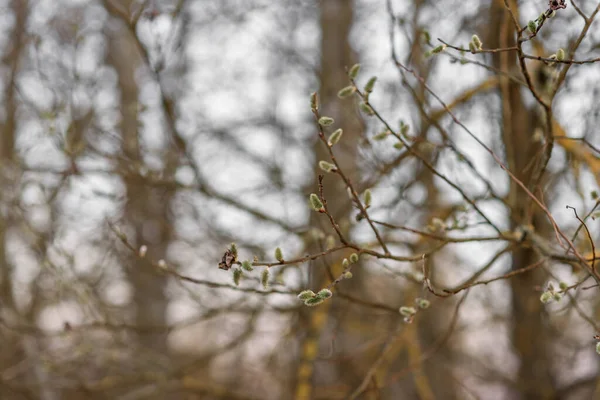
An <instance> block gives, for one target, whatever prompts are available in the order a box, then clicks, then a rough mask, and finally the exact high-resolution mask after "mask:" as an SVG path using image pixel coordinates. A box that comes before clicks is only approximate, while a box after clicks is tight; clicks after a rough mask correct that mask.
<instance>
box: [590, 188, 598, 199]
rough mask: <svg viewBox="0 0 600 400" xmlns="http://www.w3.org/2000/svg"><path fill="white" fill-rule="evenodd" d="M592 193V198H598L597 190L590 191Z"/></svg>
mask: <svg viewBox="0 0 600 400" xmlns="http://www.w3.org/2000/svg"><path fill="white" fill-rule="evenodd" d="M590 195H591V196H592V200H598V192H597V191H595V190H592V193H590Z"/></svg>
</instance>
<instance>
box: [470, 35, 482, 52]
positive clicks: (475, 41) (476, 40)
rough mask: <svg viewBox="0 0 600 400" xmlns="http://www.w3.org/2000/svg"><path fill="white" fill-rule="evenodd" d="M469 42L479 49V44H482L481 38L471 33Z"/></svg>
mask: <svg viewBox="0 0 600 400" xmlns="http://www.w3.org/2000/svg"><path fill="white" fill-rule="evenodd" d="M471 42H473V44H474V45H475V48H476V49H477V50H481V46H483V43H481V39H479V36H477V35H473V36H472V37H471Z"/></svg>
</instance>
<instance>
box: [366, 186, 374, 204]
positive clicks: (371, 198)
mask: <svg viewBox="0 0 600 400" xmlns="http://www.w3.org/2000/svg"><path fill="white" fill-rule="evenodd" d="M372 200H373V196H372V195H371V189H367V190H365V208H369V207H371V201H372Z"/></svg>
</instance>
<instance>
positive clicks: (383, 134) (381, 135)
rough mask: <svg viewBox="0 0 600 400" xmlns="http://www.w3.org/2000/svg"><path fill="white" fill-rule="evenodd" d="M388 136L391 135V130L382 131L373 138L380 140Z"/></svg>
mask: <svg viewBox="0 0 600 400" xmlns="http://www.w3.org/2000/svg"><path fill="white" fill-rule="evenodd" d="M388 136H390V131H383V132H380V133H378V134H377V135H375V136H373V140H376V141H380V140H383V139H385V138H386V137H388Z"/></svg>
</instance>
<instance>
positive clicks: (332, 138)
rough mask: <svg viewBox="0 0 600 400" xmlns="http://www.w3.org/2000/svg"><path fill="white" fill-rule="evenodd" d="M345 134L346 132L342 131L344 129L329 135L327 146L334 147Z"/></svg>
mask: <svg viewBox="0 0 600 400" xmlns="http://www.w3.org/2000/svg"><path fill="white" fill-rule="evenodd" d="M343 134H344V131H343V130H342V128H339V129H336V130H335V131H333V133H332V134H331V135H329V140H328V141H327V144H328V145H329V146H333V145H334V144H336V143H337V142H339V141H340V139H341V138H342V135H343Z"/></svg>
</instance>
